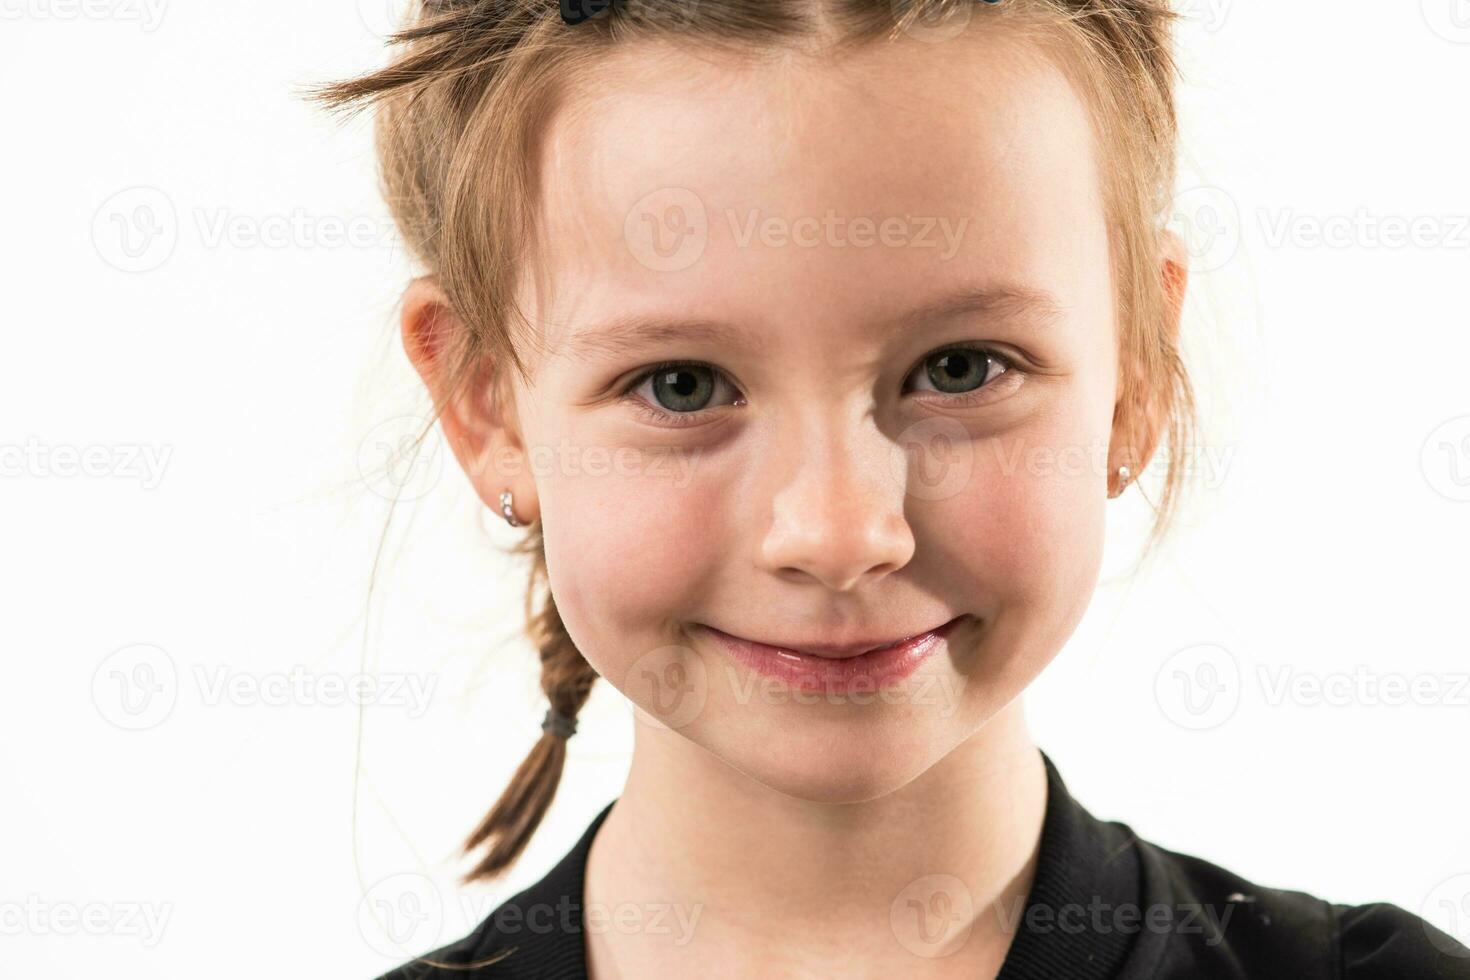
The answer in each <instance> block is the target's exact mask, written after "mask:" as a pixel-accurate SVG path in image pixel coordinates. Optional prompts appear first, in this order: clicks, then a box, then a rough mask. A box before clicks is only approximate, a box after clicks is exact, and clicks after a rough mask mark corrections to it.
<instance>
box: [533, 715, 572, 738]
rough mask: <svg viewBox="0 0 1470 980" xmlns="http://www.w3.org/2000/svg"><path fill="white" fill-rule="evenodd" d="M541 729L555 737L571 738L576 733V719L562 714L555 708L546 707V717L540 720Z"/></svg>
mask: <svg viewBox="0 0 1470 980" xmlns="http://www.w3.org/2000/svg"><path fill="white" fill-rule="evenodd" d="M541 730H542V731H543V732H550V733H551V734H552V735H554V736H556V737H557V738H562V739H566V738H571V737H572V736H573V735H575V734H577V719H576V718H574V717H572V716H571V715H564V714H562V713H561V712H560V711H557V710H556V709H555V708H547V709H546V717H545V718H543V719H542V721H541Z"/></svg>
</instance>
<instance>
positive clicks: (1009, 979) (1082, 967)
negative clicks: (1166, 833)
mask: <svg viewBox="0 0 1470 980" xmlns="http://www.w3.org/2000/svg"><path fill="white" fill-rule="evenodd" d="M1038 751H1040V750H1038ZM1041 757H1042V760H1043V762H1044V763H1045V765H1046V781H1047V797H1046V815H1045V817H1044V820H1043V823H1042V830H1041V846H1040V850H1039V853H1038V855H1037V866H1036V876H1035V879H1034V880H1033V882H1032V885H1031V891H1030V893H1029V895H1028V896H1027V899H1026V906H1025V912H1024V913H1022V916H1021V918H1020V919H1019V920H1017V919H1015V916H1014V910H1013V909H1008V910H1006V915H1007V918H1006V919H1004V920H1002V921H1003V922H1006V923H1008V924H1009V925H1010V926H1011V927H1012V928H1014V929H1015V933H1016V934H1015V938H1014V939H1013V940H1012V941H1011V947H1010V951H1009V952H1008V953H1007V954H1006V959H1005V963H1004V965H1003V966H1002V967H1001V971H1000V974H999V976H998V977H997V980H1053V978H1055V977H1062V976H1064V977H1067V978H1068V980H1110V978H1113V977H1115V976H1117V974H1118V972H1119V970H1120V968H1121V966H1122V964H1123V961H1124V960H1125V959H1126V958H1127V957H1128V955H1129V952H1130V949H1131V947H1132V945H1133V941H1134V940H1135V938H1136V936H1137V933H1136V931H1132V930H1120V929H1117V928H1107V927H1106V924H1105V923H1104V925H1103V926H1102V927H1101V928H1099V927H1098V926H1097V923H1098V922H1100V921H1102V917H1105V916H1108V915H1109V914H1110V913H1111V910H1113V909H1117V908H1118V907H1119V906H1125V905H1134V906H1136V905H1138V904H1140V903H1139V896H1140V893H1141V882H1140V875H1141V869H1140V865H1139V858H1138V852H1137V849H1136V848H1135V847H1134V843H1135V841H1136V837H1135V835H1134V834H1133V832H1132V831H1131V830H1129V829H1128V828H1127V827H1126V826H1125V825H1122V824H1119V823H1115V822H1104V821H1101V820H1098V819H1097V818H1096V817H1094V816H1092V814H1090V813H1088V812H1087V810H1086V809H1084V808H1083V807H1082V805H1081V804H1080V803H1078V802H1077V801H1076V800H1074V799H1073V798H1072V795H1071V794H1070V793H1068V792H1067V787H1066V784H1065V783H1063V782H1062V777H1061V774H1060V773H1058V772H1057V768H1056V766H1055V764H1053V763H1052V761H1051V759H1050V757H1048V756H1047V754H1046V753H1045V752H1042V753H1041ZM616 802H617V801H616V800H614V801H613V802H612V803H609V804H608V805H607V806H605V807H603V809H602V811H601V812H600V813H598V814H597V816H596V817H595V818H594V819H593V820H592V823H591V824H589V825H588V827H587V829H586V830H585V831H584V832H583V834H582V836H581V838H580V839H579V840H578V841H577V843H576V844H575V845H574V846H573V847H572V849H571V850H570V851H568V852H567V854H566V856H565V857H563V858H562V859H561V861H559V862H558V863H557V865H556V867H554V868H552V869H551V871H550V872H548V873H547V874H546V876H545V877H544V878H542V879H541V880H540V881H539V882H537V883H536V884H534V885H532V886H531V887H530V888H528V889H526V890H525V891H523V892H521V893H520V894H518V895H516V896H514V897H513V898H511V899H510V900H509V901H508V902H507V903H506V905H507V906H519V907H520V915H521V916H523V922H524V923H525V925H526V926H528V927H529V928H526V927H523V929H522V931H521V932H522V938H521V940H520V941H519V942H516V943H514V945H515V946H516V947H518V948H517V949H516V950H515V951H514V952H513V953H512V954H511V958H510V959H509V960H506V961H503V964H504V965H507V966H508V965H510V964H511V963H514V962H516V961H519V963H518V966H519V969H517V970H516V971H515V972H514V975H515V976H527V977H529V976H535V977H539V978H545V980H585V978H586V977H587V952H586V942H585V937H584V935H583V918H582V900H583V886H584V883H585V874H586V868H587V854H588V852H589V850H590V849H591V847H592V839H593V838H594V837H595V836H596V835H597V830H598V828H599V827H601V826H602V822H603V821H604V820H605V819H606V818H607V815H608V813H609V812H610V811H611V810H612V808H613V804H614V803H616ZM538 918H539V920H540V921H541V922H542V923H545V924H546V926H547V927H545V928H535V926H534V925H533V923H534V922H535V921H536V920H537V919H538Z"/></svg>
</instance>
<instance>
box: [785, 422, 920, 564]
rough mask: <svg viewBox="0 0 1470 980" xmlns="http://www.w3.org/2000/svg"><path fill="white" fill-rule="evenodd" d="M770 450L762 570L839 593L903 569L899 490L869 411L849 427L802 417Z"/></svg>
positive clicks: (886, 444)
mask: <svg viewBox="0 0 1470 980" xmlns="http://www.w3.org/2000/svg"><path fill="white" fill-rule="evenodd" d="M773 448H774V449H775V450H776V451H775V452H774V453H773V457H774V458H775V459H777V460H779V462H778V464H777V465H776V467H775V473H774V476H775V481H776V487H775V491H774V493H773V494H772V495H771V496H770V498H769V499H770V500H771V504H772V506H771V514H770V524H769V528H768V531H767V533H766V536H765V540H764V541H763V542H762V548H761V559H762V561H763V562H764V564H765V566H766V568H767V569H768V570H770V571H771V572H772V573H773V574H776V575H780V576H782V577H784V578H789V579H793V580H794V579H797V578H801V579H806V580H815V581H817V582H820V583H821V584H823V585H825V586H826V587H827V588H829V589H831V590H833V591H836V592H846V591H850V590H851V589H853V588H854V587H856V586H858V585H859V584H861V583H864V582H868V581H871V580H875V579H878V578H882V577H883V576H885V575H887V574H889V573H891V572H894V571H896V570H898V569H900V568H902V567H903V566H905V565H907V564H908V563H909V560H910V559H911V558H913V555H914V536H913V531H912V529H911V528H910V527H909V524H908V520H907V518H906V517H905V516H904V502H905V498H906V493H905V489H904V484H903V481H902V480H901V479H900V476H899V475H898V474H896V473H895V469H894V461H893V455H892V454H893V452H894V451H895V450H894V446H893V444H892V442H891V441H890V440H888V438H887V437H886V436H884V435H883V433H882V432H881V431H880V430H879V429H878V427H877V425H876V424H875V422H874V420H873V418H872V415H871V414H870V413H865V414H864V415H863V416H862V418H861V420H859V421H857V422H856V423H854V422H853V421H852V420H851V419H850V418H848V419H844V420H840V421H839V420H836V419H833V418H831V417H830V415H829V417H827V418H824V419H817V418H809V419H807V420H806V421H805V422H804V424H803V425H802V426H801V427H800V430H799V431H797V432H794V433H788V434H787V435H786V437H785V438H784V439H783V440H782V443H781V445H779V446H776V447H773Z"/></svg>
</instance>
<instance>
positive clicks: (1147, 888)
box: [380, 752, 1470, 980]
mask: <svg viewBox="0 0 1470 980" xmlns="http://www.w3.org/2000/svg"><path fill="white" fill-rule="evenodd" d="M1041 756H1042V759H1043V761H1044V762H1045V764H1046V774H1047V801H1046V815H1045V818H1044V822H1043V824H1042V831H1041V846H1040V850H1039V851H1038V854H1037V865H1036V877H1035V880H1034V881H1033V882H1032V885H1031V890H1030V893H1029V894H1028V896H1027V898H1026V904H1025V912H1024V914H1023V915H1022V916H1021V918H1020V919H1019V920H1013V922H1014V925H1013V928H1014V929H1015V937H1014V938H1013V939H1012V941H1011V946H1010V949H1009V951H1008V952H1007V954H1006V958H1005V963H1004V965H1003V966H1002V968H1001V971H1000V976H999V980H1143V978H1145V977H1147V978H1153V980H1173V978H1181V980H1182V978H1190V980H1214V978H1227V977H1229V978H1240V977H1265V978H1278V977H1281V978H1288V980H1366V978H1370V977H1372V978H1380V977H1381V978H1385V980H1388V978H1392V980H1417V978H1429V977H1432V978H1470V949H1466V948H1465V947H1464V946H1462V945H1460V944H1459V943H1457V942H1456V941H1455V940H1454V939H1452V938H1450V937H1449V936H1448V935H1446V934H1445V933H1444V932H1441V931H1440V930H1438V929H1436V928H1435V927H1434V926H1432V925H1430V924H1429V923H1428V922H1426V921H1425V920H1424V919H1421V918H1420V917H1419V916H1416V915H1413V914H1411V913H1409V912H1407V911H1405V910H1404V909H1402V908H1400V907H1398V906H1397V905H1391V904H1388V903H1385V902H1376V903H1373V904H1369V905H1357V906H1349V905H1337V904H1332V903H1329V902H1326V901H1324V900H1322V899H1319V898H1315V897H1313V896H1311V895H1308V894H1306V893H1304V892H1299V891H1283V890H1280V889H1276V888H1263V887H1261V886H1260V885H1256V884H1253V883H1252V882H1249V881H1246V880H1245V879H1243V878H1240V877H1239V876H1237V875H1234V874H1231V873H1230V872H1229V871H1226V870H1224V869H1223V868H1219V867H1216V866H1215V865H1213V864H1210V863H1209V862H1207V861H1203V860H1200V859H1199V858H1195V857H1190V856H1188V855H1184V854H1177V853H1174V852H1172V851H1166V850H1164V849H1163V848H1161V847H1157V846H1155V845H1153V844H1150V843H1149V842H1147V841H1144V840H1140V839H1139V838H1138V837H1137V836H1136V835H1135V834H1134V833H1133V831H1132V830H1130V829H1129V828H1128V827H1127V826H1126V825H1125V824H1122V823H1118V822H1115V821H1102V820H1099V819H1097V818H1096V817H1094V816H1093V815H1092V814H1090V813H1089V812H1087V810H1086V809H1085V808H1083V807H1082V805H1081V804H1079V803H1078V802H1077V801H1076V800H1074V799H1073V798H1072V796H1071V794H1070V793H1068V792H1067V787H1066V785H1065V784H1064V783H1063V782H1062V778H1061V775H1060V774H1059V773H1058V772H1057V769H1056V766H1055V765H1054V764H1053V763H1052V761H1051V759H1050V758H1049V757H1048V756H1047V755H1046V753H1045V752H1042V753H1041ZM613 802H614V803H615V802H617V801H616V800H614V801H613ZM612 806H613V804H612V803H609V804H608V805H607V806H606V807H604V808H603V810H602V812H601V813H599V814H598V815H597V817H596V818H595V819H594V820H593V821H592V823H591V824H590V825H589V826H588V828H587V830H586V831H585V832H584V833H583V834H582V837H581V839H580V840H578V841H577V843H576V845H575V846H574V847H573V848H572V849H571V850H570V851H569V852H568V853H567V854H566V856H565V857H563V858H562V859H561V861H560V862H559V863H558V864H557V865H556V867H554V868H552V869H551V871H550V872H548V873H547V875H546V877H544V878H542V879H541V880H540V881H538V882H537V883H536V884H534V885H532V886H531V887H529V888H527V889H526V890H525V891H522V892H520V893H519V894H517V895H514V896H512V897H511V898H509V899H507V900H506V901H505V902H504V903H503V904H502V905H501V906H500V907H499V908H498V909H496V910H495V912H493V913H491V915H490V916H489V917H488V918H487V919H486V920H485V921H484V922H483V923H482V924H481V925H480V926H479V927H478V928H477V929H476V930H475V931H474V932H472V933H471V934H470V935H468V936H466V937H465V938H464V939H462V940H460V941H459V942H456V943H453V944H452V945H449V946H446V947H444V948H443V949H440V950H437V951H436V952H434V953H431V954H429V955H428V957H426V958H427V959H432V960H436V961H438V962H441V963H447V964H455V965H459V966H460V969H441V968H436V967H432V966H428V965H426V964H425V963H423V962H421V961H420V960H415V961H413V962H411V963H407V964H405V965H403V966H401V967H399V968H398V969H396V970H394V971H392V972H391V973H388V974H385V975H384V976H383V977H382V978H380V980H429V978H433V980H448V978H451V977H453V978H456V980H521V978H531V977H534V978H538V980H585V978H586V977H587V956H586V948H585V944H584V942H583V919H582V883H583V875H584V872H585V870H586V865H587V852H588V850H589V849H590V847H591V846H592V839H593V837H594V836H595V835H596V834H597V829H598V827H600V826H601V825H602V821H603V820H604V819H605V818H606V817H607V814H608V811H610V810H611V809H612ZM507 951H510V952H509V955H502V954H505V953H506V952H507ZM496 957H499V958H498V959H496V962H494V963H493V964H491V965H489V966H482V967H478V968H476V969H471V970H466V969H464V968H463V965H464V964H469V963H476V962H481V961H484V960H486V959H491V958H496Z"/></svg>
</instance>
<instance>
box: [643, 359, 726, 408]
mask: <svg viewBox="0 0 1470 980" xmlns="http://www.w3.org/2000/svg"><path fill="white" fill-rule="evenodd" d="M648 380H649V382H650V383H651V386H652V388H653V398H654V400H655V401H656V402H658V403H659V405H661V406H662V407H664V408H666V409H668V410H669V411H671V412H698V411H700V410H701V409H704V408H705V407H707V406H708V405H709V402H710V397H711V396H712V395H713V394H714V390H715V377H714V372H713V371H712V370H710V369H709V368H707V367H704V366H702V365H699V364H676V365H671V366H669V367H664V368H659V369H657V370H655V371H654V372H653V373H652V374H650V375H649V376H648Z"/></svg>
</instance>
